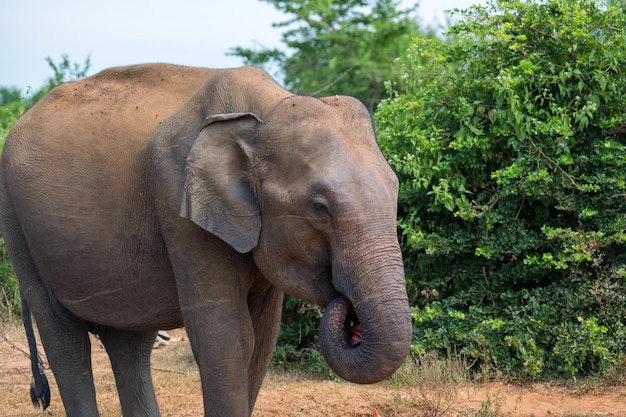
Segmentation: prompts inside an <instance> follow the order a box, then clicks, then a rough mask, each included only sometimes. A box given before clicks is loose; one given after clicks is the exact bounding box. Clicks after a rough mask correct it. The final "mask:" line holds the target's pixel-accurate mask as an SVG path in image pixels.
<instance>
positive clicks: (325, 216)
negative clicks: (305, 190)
mask: <svg viewBox="0 0 626 417" xmlns="http://www.w3.org/2000/svg"><path fill="white" fill-rule="evenodd" d="M311 202H312V206H313V211H314V213H315V219H316V220H317V221H320V222H324V221H327V220H329V219H330V218H332V216H331V214H330V210H329V208H328V203H327V202H326V200H325V199H323V198H321V197H319V196H316V197H314V198H313V199H312V200H311Z"/></svg>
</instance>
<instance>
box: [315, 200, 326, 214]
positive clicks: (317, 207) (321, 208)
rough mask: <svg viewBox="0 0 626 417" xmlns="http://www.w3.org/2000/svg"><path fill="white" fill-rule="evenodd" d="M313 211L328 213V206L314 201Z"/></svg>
mask: <svg viewBox="0 0 626 417" xmlns="http://www.w3.org/2000/svg"><path fill="white" fill-rule="evenodd" d="M313 209H314V210H315V211H321V212H323V213H328V206H327V205H326V204H324V203H322V202H319V201H315V202H313Z"/></svg>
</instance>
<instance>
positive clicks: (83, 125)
mask: <svg viewBox="0 0 626 417" xmlns="http://www.w3.org/2000/svg"><path fill="white" fill-rule="evenodd" d="M211 73H212V71H211V70H208V69H201V68H186V67H180V66H174V65H162V64H149V65H138V66H130V67H119V68H112V69H109V70H105V71H102V72H100V73H98V74H96V75H94V76H92V77H89V78H85V79H83V80H80V81H75V82H70V83H66V84H62V85H60V86H59V87H57V88H55V89H53V90H52V91H51V92H50V93H49V94H48V95H47V96H46V97H44V98H43V99H42V100H41V101H40V102H39V103H37V105H35V106H34V107H33V108H32V109H31V110H29V111H28V112H27V113H26V114H25V115H24V116H23V117H22V118H21V119H20V120H19V121H18V122H17V123H16V125H15V126H14V127H13V129H12V130H11V132H10V133H9V135H8V137H7V140H6V142H5V145H4V149H3V153H2V165H3V171H4V172H3V175H4V176H5V177H6V188H7V190H6V192H7V193H8V194H9V195H10V197H11V199H12V200H20V201H17V202H16V201H13V203H14V204H15V205H19V203H20V202H21V204H22V205H23V207H22V208H24V209H26V210H27V209H29V208H30V207H34V206H40V205H41V204H44V207H43V208H42V209H41V210H42V211H46V212H59V213H60V212H69V211H71V212H76V211H78V210H79V209H77V208H76V205H77V204H78V205H79V206H81V208H82V209H86V208H88V207H92V206H94V205H95V204H98V203H99V204H100V207H105V208H106V207H109V208H110V209H111V210H113V211H114V212H115V211H116V210H118V209H119V206H120V202H121V201H123V200H124V198H129V197H130V196H129V195H128V194H129V193H131V192H137V191H138V190H135V189H134V188H136V187H137V186H139V181H141V175H142V174H141V172H140V170H141V169H142V166H141V159H142V155H143V153H144V150H145V148H146V145H147V143H148V141H149V139H150V136H151V135H152V134H153V133H154V131H155V130H156V129H157V128H158V126H159V125H160V124H161V123H162V122H163V120H165V119H166V118H167V117H168V116H169V115H171V114H172V113H173V112H175V111H176V110H177V109H178V108H179V107H181V106H182V104H183V103H184V102H185V101H187V100H188V99H189V98H190V97H191V96H192V95H193V94H195V93H196V92H197V90H198V89H200V87H201V86H202V84H203V83H204V82H205V80H206V79H207V78H208V77H209V76H210V75H211ZM42 202H43V203H42ZM46 204H49V206H48V207H45V205H46Z"/></svg>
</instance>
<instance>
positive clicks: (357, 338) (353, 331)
mask: <svg viewBox="0 0 626 417" xmlns="http://www.w3.org/2000/svg"><path fill="white" fill-rule="evenodd" d="M344 332H345V334H346V338H347V339H348V341H349V342H350V344H351V345H352V346H353V347H357V346H359V345H360V344H361V342H362V341H363V334H362V333H361V322H360V321H359V318H358V317H357V316H356V314H355V312H354V309H353V308H352V306H350V312H349V313H348V315H347V316H346V322H345V324H344Z"/></svg>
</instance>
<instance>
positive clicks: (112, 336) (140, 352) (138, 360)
mask: <svg viewBox="0 0 626 417" xmlns="http://www.w3.org/2000/svg"><path fill="white" fill-rule="evenodd" d="M155 338H156V332H154V333H152V332H151V333H146V332H131V331H123V330H117V329H113V328H111V327H108V328H106V329H105V330H104V331H103V332H101V333H100V340H101V341H102V344H104V347H105V349H106V350H107V353H108V354H109V358H110V359H111V366H112V368H113V374H114V375H115V383H116V384H117V392H118V394H119V397H120V404H121V406H122V415H124V416H125V417H126V416H129V417H130V416H132V417H157V416H160V413H159V406H158V405H157V401H156V395H155V394H154V386H153V384H152V375H151V373H150V355H151V353H152V346H153V344H154V340H155Z"/></svg>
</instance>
